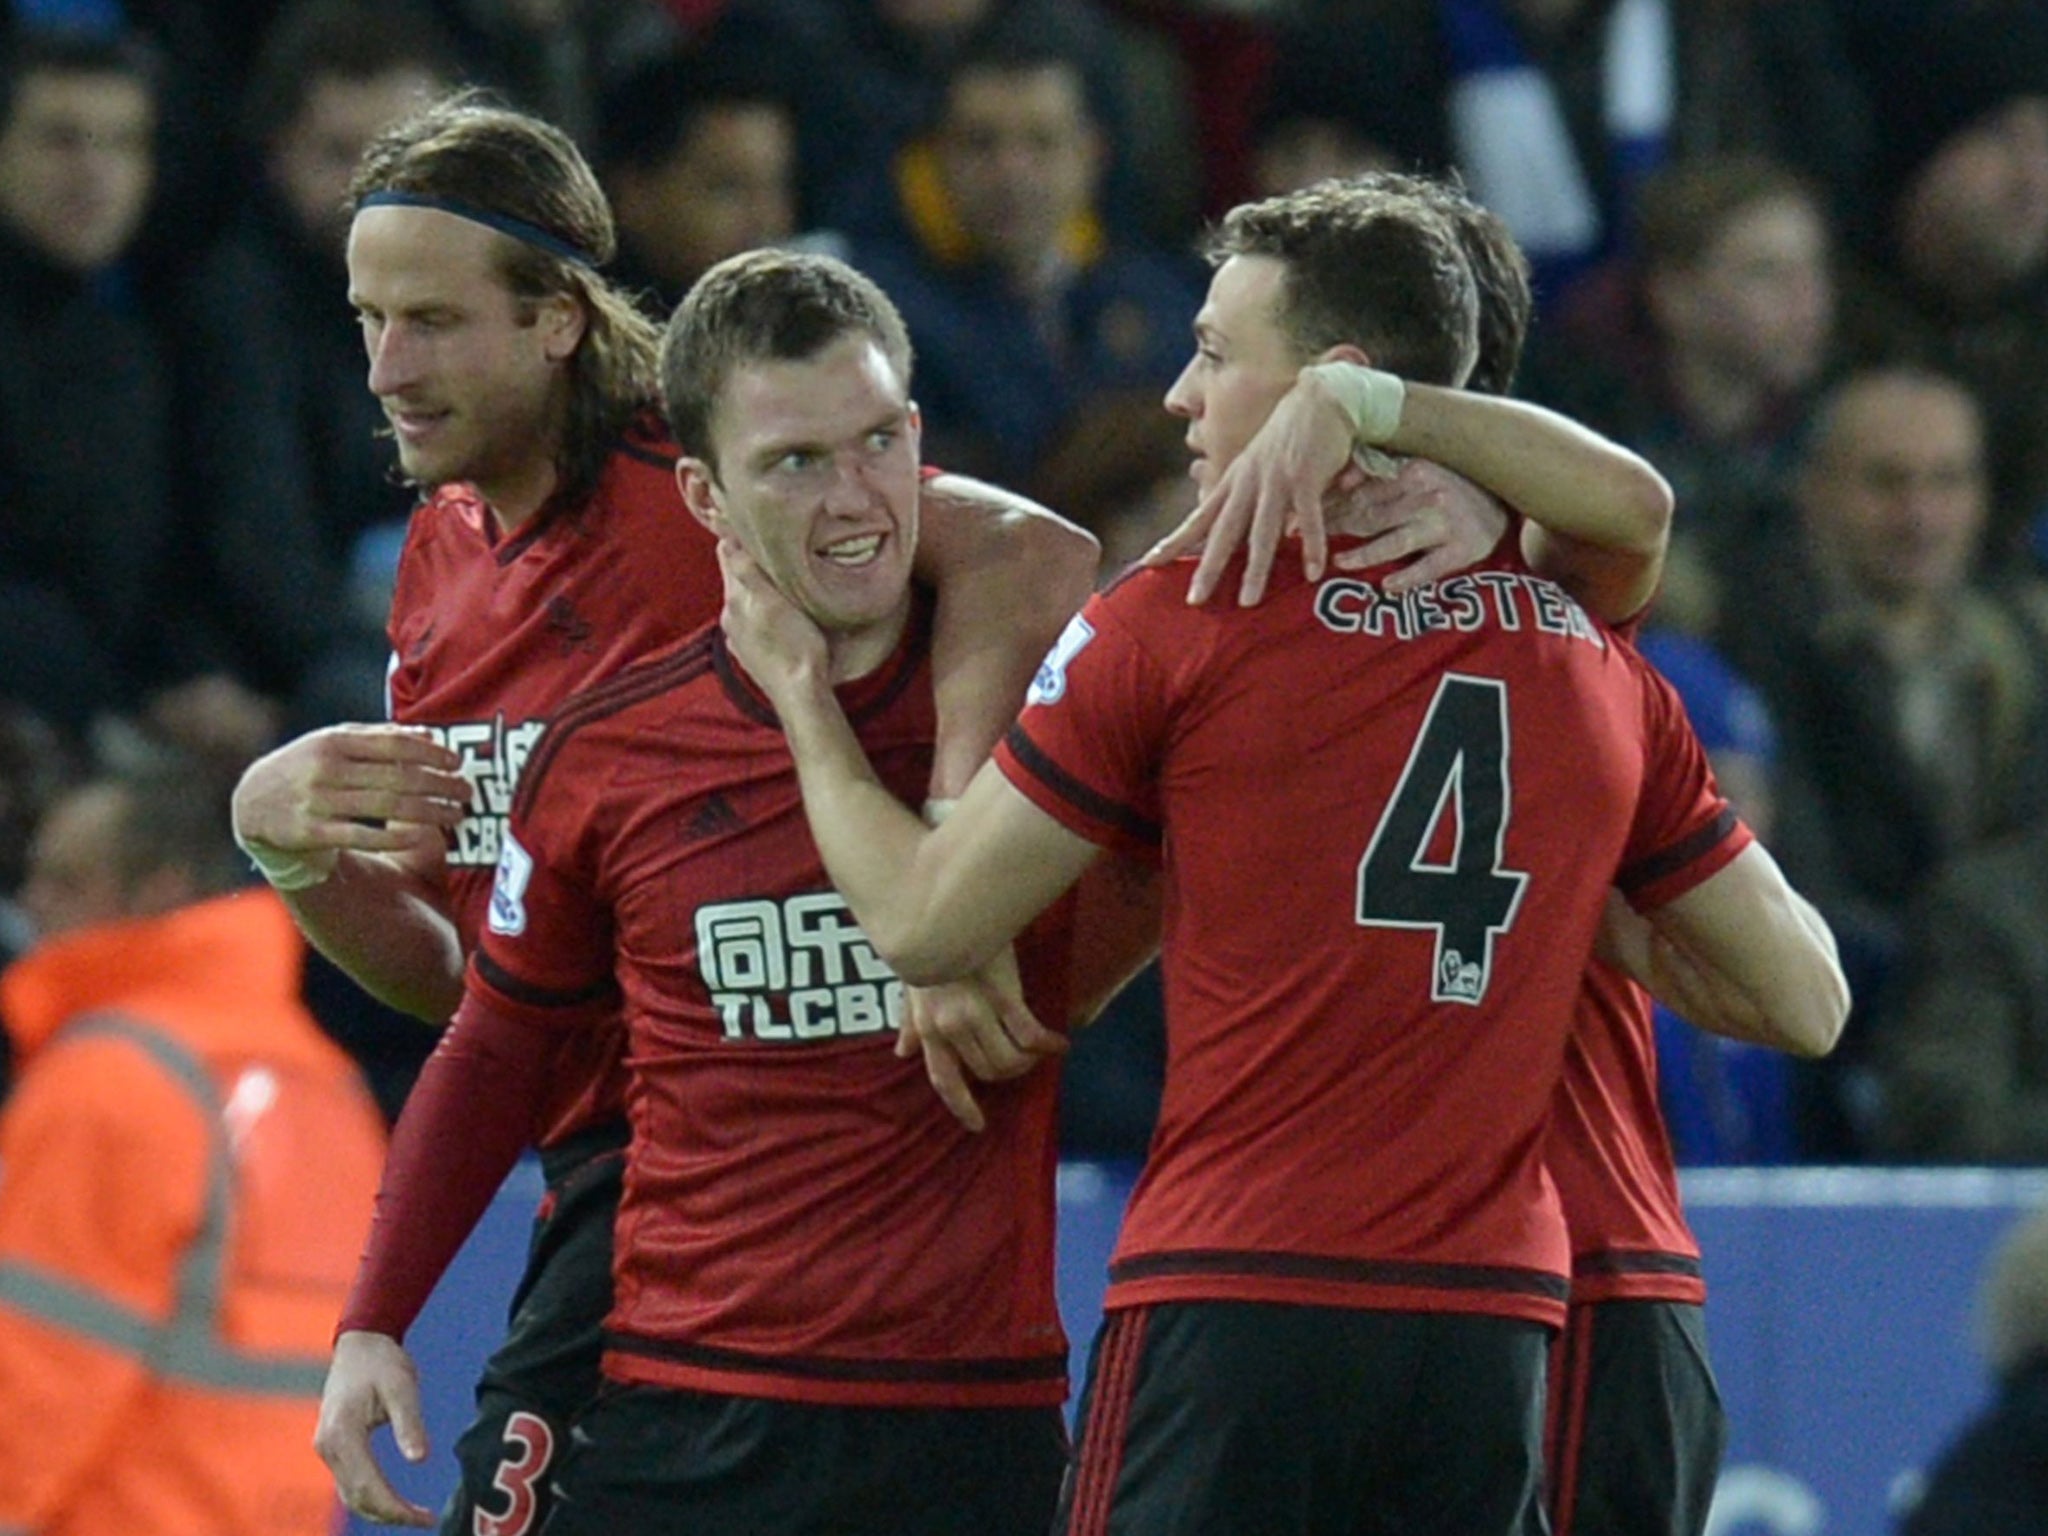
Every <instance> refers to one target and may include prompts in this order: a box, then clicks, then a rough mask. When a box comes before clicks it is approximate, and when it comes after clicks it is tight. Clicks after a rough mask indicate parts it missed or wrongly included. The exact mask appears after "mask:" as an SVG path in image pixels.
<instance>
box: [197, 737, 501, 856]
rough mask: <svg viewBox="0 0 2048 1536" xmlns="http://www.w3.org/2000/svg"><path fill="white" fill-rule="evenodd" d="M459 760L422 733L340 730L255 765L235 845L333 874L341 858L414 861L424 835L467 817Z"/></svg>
mask: <svg viewBox="0 0 2048 1536" xmlns="http://www.w3.org/2000/svg"><path fill="white" fill-rule="evenodd" d="M461 763H462V759H461V758H459V757H457V756H456V755H455V753H453V752H451V751H449V750H448V749H447V748H446V747H444V746H441V745H440V744H439V743H437V742H436V741H435V740H434V739H433V738H432V737H431V736H428V735H427V734H426V733H425V732H423V731H420V730H416V729H413V728H411V727H408V726H398V725H335V726H329V727H327V728H326V729H324V730H318V731H313V732H310V733H309V734H307V735H304V736H301V737H299V738H298V739H297V740H296V741H289V742H286V743H285V744H284V745H283V746H281V747H279V748H278V749H277V750H276V751H275V752H271V753H269V754H268V755H266V756H264V757H260V758H258V759H257V760H256V761H255V762H254V763H251V764H250V765H249V767H248V769H247V771H246V772H244V773H243V775H242V780H241V782H240V783H239V784H237V785H236V786H235V798H234V820H235V836H236V837H237V838H239V839H240V840H241V841H242V843H243V845H244V846H245V847H260V848H266V849H271V850H274V851H276V852H279V853H285V854H295V855H299V856H301V858H302V859H304V860H305V861H306V862H308V863H313V864H319V863H324V864H325V865H326V867H327V868H328V869H330V870H331V869H332V868H333V867H334V862H335V860H336V859H337V858H339V857H340V853H341V850H343V849H355V850H358V851H362V852H397V853H407V852H410V853H417V851H418V847H419V844H420V843H421V841H422V829H425V828H432V829H435V834H436V835H438V832H439V830H440V829H443V828H447V827H452V826H454V825H455V824H456V823H457V822H459V821H460V820H462V818H463V816H464V815H465V814H467V812H468V810H469V800H470V787H469V781H468V780H467V779H465V778H463V776H462V775H461V774H460V773H458V772H457V771H456V770H457V769H458V768H459V767H460V766H461Z"/></svg>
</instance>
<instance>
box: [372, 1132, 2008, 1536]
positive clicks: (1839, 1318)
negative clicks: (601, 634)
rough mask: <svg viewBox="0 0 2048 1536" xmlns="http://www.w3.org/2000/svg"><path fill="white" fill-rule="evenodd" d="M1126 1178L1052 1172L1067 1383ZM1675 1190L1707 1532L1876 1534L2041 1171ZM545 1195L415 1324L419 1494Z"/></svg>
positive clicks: (473, 1251) (1953, 1391)
mask: <svg viewBox="0 0 2048 1536" xmlns="http://www.w3.org/2000/svg"><path fill="white" fill-rule="evenodd" d="M1131 1176H1132V1170H1131V1169H1130V1168H1129V1167H1126V1166H1121V1165H1113V1164H1099V1163H1070V1164H1068V1165H1067V1166H1065V1167H1064V1168H1062V1169H1061V1171H1060V1249H1059V1287H1060V1299H1061V1306H1062V1309H1063V1311H1064V1313H1065V1316H1066V1320H1067V1327H1068V1329H1069V1331H1070V1333H1071V1334H1072V1337H1073V1344H1074V1373H1075V1374H1074V1381H1075V1388H1076V1391H1077V1392H1078V1390H1079V1385H1080V1381H1081V1368H1082V1362H1083V1361H1084V1359H1085V1356H1086V1351H1087V1345H1088V1341H1089V1338H1090V1336H1091V1335H1092V1333H1093V1332H1094V1329H1095V1324H1096V1321H1097V1319H1098V1317H1099V1315H1100V1311H1101V1304H1102V1290H1103V1274H1104V1268H1105V1266H1106V1264H1107V1262H1108V1258H1109V1251H1110V1247H1111V1245H1112V1243H1113V1241H1114V1239H1115V1234H1116V1223H1117V1220H1118V1217H1119V1216H1120V1214H1121V1213H1122V1210H1123V1204H1124V1200H1125V1198H1126V1196H1127V1195H1128V1194H1129V1193H1130V1185H1131ZM1685 1193H1686V1204H1687V1209H1688V1210H1689V1211H1690V1213H1691V1216H1692V1221H1693V1226H1694V1228H1695V1230H1697V1232H1698V1233H1699V1238H1700V1242H1701V1244H1702V1246H1703V1247H1704V1248H1705V1250H1706V1269H1707V1284H1708V1289H1709V1297H1708V1303H1707V1318H1708V1328H1709V1332H1710V1334H1711V1337H1712V1342H1713V1349H1714V1363H1715V1368H1716V1370H1717V1371H1718V1372H1719V1374H1720V1378H1721V1390H1722V1395H1723V1397H1724V1398H1725V1399H1726V1401H1727V1404H1728V1412H1729V1417H1730V1419H1731V1421H1732V1430H1731V1443H1730V1446H1729V1454H1728V1461H1727V1465H1726V1468H1725V1470H1724V1472H1723V1476H1722V1483H1721V1492H1720V1497H1719V1498H1718V1500H1717V1502H1716V1505H1715V1512H1714V1517H1713V1521H1712V1524H1711V1526H1710V1536H1887V1533H1889V1532H1890V1531H1891V1529H1892V1513H1891V1511H1892V1509H1893V1508H1894V1507H1895V1501H1897V1500H1899V1499H1902V1498H1907V1497H1910V1496H1911V1490H1912V1488H1913V1487H1914V1482H1915V1478H1916V1477H1917V1475H1918V1472H1919V1469H1920V1468H1922V1467H1924V1466H1925V1465H1927V1464H1928V1463H1930V1462H1931V1461H1932V1460H1933V1458H1934V1457H1935V1455H1936V1454H1937V1453H1938V1452H1939V1451H1940V1449H1941V1447H1942V1446H1943V1445H1944V1444H1945V1443H1946V1442H1947V1440H1948V1439H1949V1437H1950V1436H1951V1435H1952V1434H1953V1433H1954V1432H1955V1430H1956V1429H1957V1427H1958V1426H1959V1425H1961V1423H1962V1422H1963V1421H1964V1420H1965V1419H1966V1418H1968V1417H1969V1415H1970V1414H1971V1413H1973V1412H1974V1411H1975V1410H1976V1409H1977V1407H1978V1406H1979V1405H1980V1404H1981V1403H1982V1402H1983V1401H1984V1400H1985V1397H1986V1394H1987V1392H1988V1389H1989V1381H1988V1379H1987V1378H1986V1375H1985V1373H1984V1370H1983V1368H1982V1366H1981V1365H1980V1364H1979V1363H1978V1360H1977V1357H1976V1355H1975V1353H1974V1351H1973V1349H1972V1347H1971V1336H1970V1326H1971V1316H1972V1306H1973V1303H1974V1298H1975V1293H1976V1285H1977V1277H1978V1275H1979V1273H1980V1271H1981V1268H1982V1266H1983V1263H1984V1261H1985V1259H1986V1258H1987V1257H1988V1256H1989V1254H1990V1252H1991V1250H1992V1248H1993V1246H1994V1245H1995V1244H1996V1242H1997V1240H1998V1238H1999V1236H2000V1235H2001V1234H2002V1233H2003V1232H2004V1231H2005V1230H2006V1228H2007V1227H2008V1226H2009V1225H2010V1224H2011V1223H2012V1222H2013V1221H2015V1220H2016V1219H2017V1218H2019V1217H2020V1216H2022V1215H2023V1214H2025V1213H2027V1212H2028V1211H2031V1210H2033V1209H2034V1208H2036V1207H2038V1206H2041V1205H2044V1204H2048V1173H2033V1172H1994V1171H1989V1170H1980V1169H1964V1170H1939V1171H1937V1170H1921V1169H1824V1168H1751V1169H1745V1168H1718V1169H1701V1170H1695V1171H1694V1172H1692V1173H1690V1174H1688V1175H1687V1176H1686V1180H1685ZM539 1195H540V1179H539V1174H538V1172H537V1171H536V1170H535V1168H534V1167H533V1166H532V1165H531V1164H530V1163H528V1164H525V1165H522V1166H521V1168H520V1170H519V1172H518V1173H517V1174H515V1175H514V1177H513V1178H512V1179H511V1180H509V1181H508V1182H507V1184H506V1186H505V1188H504V1190H503V1191H501V1192H500V1193H499V1195H498V1198H497V1201H496V1203H495V1204H494V1205H493V1206H492V1208H491V1210H490V1213H489V1214H488V1216H487V1217H486V1218H485V1221H484V1223H483V1225H482V1226H481V1227H480V1228H479V1230H478V1232H477V1234H476V1236H475V1237H474V1238H473V1239H472V1240H471V1242H470V1244H469V1245H468V1247H466V1248H465V1249H464V1250H463V1252H462V1255H461V1257H460V1259H458V1261H457V1263H456V1265H455V1267H454V1269H453V1270H451V1271H450V1273H449V1276H448V1279H447V1280H446V1281H445V1282H444V1283H443V1285H442V1286H441V1288H440V1289H439V1290H438V1291H437V1292H436V1293H435V1295H434V1299H433V1301H432V1302H431V1303H430V1305H429V1306H428V1309H427V1312H426V1314H425V1315H424V1316H423V1317H422V1318H421V1320H420V1323H419V1326H418V1327H417V1328H416V1329H415V1330H414V1334H413V1338H412V1346H413V1351H414V1353H415V1355H416V1356H417V1358H418V1360H419V1364H420V1373H421V1379H422V1388H423V1391H424V1392H425V1394H426V1412H427V1420H428V1426H429V1429H430V1431H431V1433H432V1436H433V1443H434V1449H433V1452H432V1454H431V1455H430V1456H429V1457H428V1459H427V1461H426V1463H425V1464H424V1465H423V1466H420V1467H408V1466H405V1465H403V1464H402V1463H400V1462H398V1460H397V1458H396V1456H395V1455H389V1454H387V1455H386V1461H387V1464H389V1465H391V1466H392V1468H393V1480H394V1481H395V1482H397V1483H398V1484H399V1485H400V1486H401V1487H402V1488H403V1489H404V1490H405V1491H406V1492H408V1493H409V1494H411V1495H412V1496H413V1497H415V1498H418V1499H420V1500H421V1501H422V1502H425V1503H428V1504H434V1503H436V1502H438V1500H439V1499H440V1498H441V1497H443V1496H444V1495H445V1493H446V1491H447V1489H448V1487H449V1486H450V1485H451V1483H452V1481H453V1464H452V1462H451V1460H450V1459H449V1456H448V1449H449V1446H450V1445H451V1444H452V1442H453V1440H454V1437H455V1435H456V1434H457V1432H459V1430H460V1429H461V1427H462V1425H463V1423H464V1422H466V1420H467V1417H468V1413H469V1408H470V1396H469V1394H470V1389H471V1387H472V1385H473V1384H474V1382H475V1378H476V1374H477V1369H478V1367H479V1365H480V1364H481V1362H482V1360H483V1357H484V1355H485V1354H486V1353H487V1352H488V1350H489V1349H490V1347H491V1345H492V1344H493V1343H494V1342H495V1341H496V1340H497V1338H498V1336H499V1334H500V1333H501V1332H502V1329H503V1324H504V1311H505V1304H506V1300H507V1298H508V1297H509V1296H510V1294H511V1288H512V1284H513V1280H514V1278H515V1277H516V1275H517V1273H518V1270H519V1266H520V1263H521V1262H522V1259H523V1257H524V1253H525V1244H526V1231H527V1222H528V1219H529V1217H530V1215H531V1213H532V1210H533V1206H534V1203H535V1202H536V1201H537V1200H538V1198H539ZM384 1449H385V1450H386V1451H387V1453H388V1451H389V1444H388V1441H386V1442H385V1445H384ZM369 1529H372V1528H370V1527H364V1526H352V1527H351V1530H354V1531H367V1530H369Z"/></svg>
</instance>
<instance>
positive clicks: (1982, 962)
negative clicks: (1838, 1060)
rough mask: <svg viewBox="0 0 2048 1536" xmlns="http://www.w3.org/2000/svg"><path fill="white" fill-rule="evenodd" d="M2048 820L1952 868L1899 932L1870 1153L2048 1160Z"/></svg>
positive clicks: (1879, 1044)
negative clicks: (1901, 943) (2047, 934)
mask: <svg viewBox="0 0 2048 1536" xmlns="http://www.w3.org/2000/svg"><path fill="white" fill-rule="evenodd" d="M2044 925H2048V818H2043V819H2037V820H2036V821H2035V822H2034V824H2033V825H2032V826H2030V827H2029V828H2027V830H2026V831H2024V832H2022V833H2020V834H2018V835H2017V836H2014V837H2011V838H2008V839H2005V840H2003V841H2000V842H1998V843H1995V844H1992V845H1991V846H1989V847H1985V848H1980V849H1974V850H1971V851H1969V852H1967V853H1964V854H1962V855H1961V856H1959V857H1958V858H1956V859H1955V860H1954V861H1952V862H1951V863H1949V864H1948V865H1946V866H1944V868H1943V869H1942V870H1941V872H1940V873H1939V874H1938V875H1937V876H1936V877H1935V879H1934V880H1933V881H1932V882H1931V883H1930V885H1929V887H1928V889H1927V891H1926V893H1925V894H1924V895H1923V896H1922V897H1921V899H1920V900H1919V901H1918V902H1917V903H1916V904H1915V906H1914V907H1913V909H1912V911H1911V915H1910V918H1909V920H1908V922H1907V923H1906V925H1905V928H1906V941H1905V952H1904V954H1903V956H1902V958H1901V961H1900V966H1899V976H1898V979H1897V982H1896V983H1895V985H1894V986H1893V988H1892V991H1891V996H1890V998H1889V999H1888V1003H1887V1006H1886V1007H1885V1008H1884V1009H1883V1010H1882V1011H1881V1012H1880V1015H1879V1018H1878V1020H1877V1028H1876V1030H1875V1038H1874V1041H1873V1049H1874V1062H1875V1069H1876V1074H1877V1082H1878V1087H1879V1089H1880V1097H1879V1101H1878V1111H1879V1112H1878V1115H1877V1118H1876V1121H1875V1125H1874V1134H1873V1138H1872V1140H1873V1147H1874V1150H1875V1151H1877V1152H1878V1153H1880V1154H1881V1155H1883V1156H1886V1157H1893V1158H1900V1159H1904V1160H1908V1161H1918V1162H1969V1163H2042V1162H2048V945H2044V944H2043V943H2042V935H2043V932H2044Z"/></svg>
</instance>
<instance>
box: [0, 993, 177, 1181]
mask: <svg viewBox="0 0 2048 1536" xmlns="http://www.w3.org/2000/svg"><path fill="white" fill-rule="evenodd" d="M98 1022H100V1021H96V1020H79V1021H76V1022H74V1023H73V1024H72V1025H70V1026H68V1027H67V1028H66V1029H65V1030H63V1031H62V1032H60V1033H59V1034H58V1035H57V1036H56V1038H55V1039H53V1040H52V1041H51V1042H50V1043H49V1044H48V1045H47V1046H45V1047H44V1048H43V1049H42V1050H41V1051H40V1052H38V1053H37V1055H36V1056H35V1058H34V1059H33V1060H32V1061H31V1062H30V1063H29V1065H28V1067H27V1068H26V1069H25V1070H24V1071H23V1072H22V1074H21V1077H20V1080H19V1081H18V1082H17V1084H16V1085H15V1089H14V1093H13V1095H12V1096H11V1097H10V1099H9V1100H8V1104H7V1120H8V1122H9V1129H10V1133H11V1134H10V1137H9V1140H10V1141H17V1140H18V1139H19V1138H28V1139H31V1140H36V1141H44V1142H54V1143H57V1144H63V1145H85V1146H91V1147H95V1148H106V1147H109V1146H114V1145H119V1146H125V1147H130V1148H136V1149H142V1148H151V1147H154V1148H157V1149H159V1150H163V1151H166V1152H168V1151H170V1150H172V1149H174V1148H177V1149H183V1148H188V1147H190V1146H191V1145H192V1144H194V1142H195V1141H203V1140H204V1137H205V1128H206V1126H207V1125H208V1124H209V1123H210V1120H211V1116H210V1114H209V1112H208V1108H207V1105H206V1103H205V1101H204V1097H203V1095H204V1093H205V1092H207V1091H209V1090H208V1089H207V1088H206V1087H203V1086H197V1085H195V1084H194V1083H193V1082H191V1081H188V1080H187V1077H186V1075H185V1073H184V1072H183V1071H181V1070H180V1069H179V1068H178V1067H177V1066H174V1065H173V1064H172V1060H171V1054H172V1053H175V1054H176V1055H177V1056H179V1057H183V1058H185V1059H189V1060H191V1061H193V1062H195V1063H197V1061H198V1058H197V1057H196V1056H193V1055H192V1054H191V1053H190V1052H189V1050H188V1048H186V1047H185V1046H183V1045H181V1044H179V1043H178V1042H177V1041H175V1039H173V1038H172V1037H169V1036H164V1035H162V1034H161V1033H160V1032H158V1031H156V1030H155V1029H154V1028H153V1026H149V1025H144V1024H139V1023H135V1022H133V1021H126V1020H122V1019H120V1018H118V1017H113V1016H110V1017H109V1018H108V1019H107V1020H106V1021H105V1022H106V1023H107V1024H109V1025H111V1026H112V1027H105V1028H100V1027H93V1026H94V1025H95V1024H97V1023H98ZM153 1039H161V1040H164V1041H166V1042H167V1043H168V1044H169V1046H170V1047H171V1052H168V1053H167V1052H165V1051H162V1050H157V1049H152V1046H151V1041H152V1040H153ZM202 1070H203V1067H202Z"/></svg>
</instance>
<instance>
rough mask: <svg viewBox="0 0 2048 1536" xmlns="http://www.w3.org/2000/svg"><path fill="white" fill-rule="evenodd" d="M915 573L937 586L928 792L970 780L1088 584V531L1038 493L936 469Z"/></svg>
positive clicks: (1095, 551) (941, 793)
mask: <svg viewBox="0 0 2048 1536" xmlns="http://www.w3.org/2000/svg"><path fill="white" fill-rule="evenodd" d="M921 511H922V518H921V523H922V526H921V531H920V536H919V545H918V566H917V569H918V574H919V575H920V576H921V577H923V578H924V579H925V580H927V581H928V582H930V583H931V585H932V586H934V587H935V588H936V589H937V591H938V594H939V608H938V620H937V629H936V633H935V635H934V638H933V657H932V669H933V691H934V694H935V696H936V698H937V701H938V719H939V732H938V741H937V745H936V749H935V752H934V756H933V762H932V780H931V794H932V796H933V797H934V798H938V799H954V798H957V797H958V796H959V795H960V793H961V792H962V791H963V790H965V789H966V787H967V784H968V781H969V780H970V779H972V778H973V777H974V773H975V770H976V769H978V768H979V767H980V766H981V764H982V762H983V761H984V760H985V759H986V758H987V757H988V754H989V752H990V751H991V750H992V749H993V748H994V746H995V744H996V742H997V741H998V740H999V739H1000V738H1001V736H1002V733H1003V731H1004V730H1005V728H1007V727H1008V725H1009V723H1010V721H1011V720H1013V719H1014V718H1015V717H1016V714H1017V711H1018V709H1019V708H1020V707H1021V706H1022V704H1023V701H1024V690H1025V688H1026V687H1027V686H1028V685H1029V684H1030V681H1031V677H1032V674H1033V673H1034V672H1035V671H1036V670H1037V667H1038V664H1039V662H1040V661H1042V660H1043V659H1044V657H1045V653H1046V652H1047V651H1048V650H1050V649H1051V648H1052V644H1053V642H1054V641H1055V640H1057V639H1058V638H1059V634H1060V631H1061V629H1062V628H1064V627H1065V625H1066V622H1067V620H1068V619H1069V618H1071V617H1072V616H1073V615H1074V613H1075V611H1076V610H1078V609H1079V608H1080V606H1081V604H1082V603H1083V602H1085V601H1086V600H1087V598H1088V594H1089V593H1090V592H1091V591H1092V590H1093V589H1094V585H1095V573H1096V566H1097V562H1098V559H1099V557H1100V554H1101V549H1100V546H1099V545H1098V544H1097V543H1096V541H1095V539H1094V536H1093V535H1091V534H1089V533H1087V532H1085V531H1083V530H1082V529H1080V528H1077V527H1076V526H1074V524H1072V523H1070V522H1068V521H1066V519H1064V518H1062V517H1059V516H1057V515H1056V514H1054V513H1053V512H1050V511H1048V510H1047V509H1046V508H1044V507H1041V506H1039V505H1038V504H1037V503H1036V502H1032V501H1028V500H1026V499H1024V498H1023V497H1019V496H1014V495H1012V494H1011V493H1009V492H1007V491H1002V490H998V489H996V488H995V487H993V486H987V485H984V484H982V483H981V482H979V481H975V480H968V479H965V478H963V477H961V476H958V475H941V476H938V477H937V478H935V479H933V480H931V481H930V482H928V483H927V484H926V486H925V487H924V492H923V496H922V499H921Z"/></svg>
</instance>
